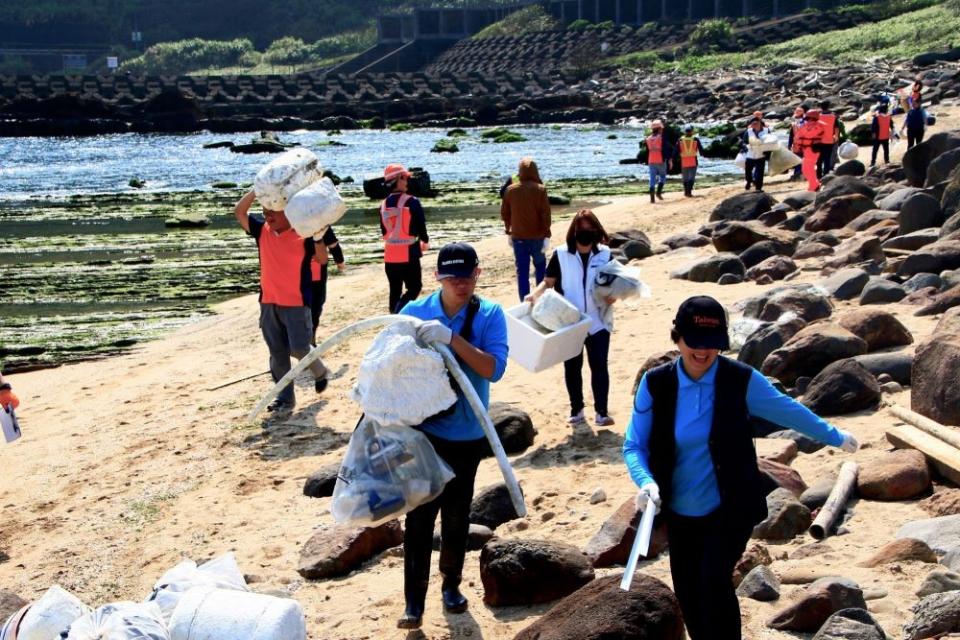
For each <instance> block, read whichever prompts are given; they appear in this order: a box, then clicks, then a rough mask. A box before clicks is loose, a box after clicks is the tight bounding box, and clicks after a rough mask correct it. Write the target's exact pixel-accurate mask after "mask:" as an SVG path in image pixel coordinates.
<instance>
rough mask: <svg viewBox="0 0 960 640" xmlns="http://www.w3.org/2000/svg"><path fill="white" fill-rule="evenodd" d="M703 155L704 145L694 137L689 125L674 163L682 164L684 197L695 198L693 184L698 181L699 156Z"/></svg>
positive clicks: (680, 142)
mask: <svg viewBox="0 0 960 640" xmlns="http://www.w3.org/2000/svg"><path fill="white" fill-rule="evenodd" d="M702 153H703V144H701V142H700V138H697V137H695V136H694V135H693V127H692V126H689V125H687V127H686V128H685V129H684V135H683V136H682V137H681V138H680V140H679V141H678V142H677V150H676V152H675V153H674V156H673V157H674V161H675V162H679V163H680V174H681V176H682V178H683V195H684V196H686V197H687V198H692V197H693V183H694V181H695V180H696V179H697V166H698V165H699V162H698V161H697V154H702Z"/></svg>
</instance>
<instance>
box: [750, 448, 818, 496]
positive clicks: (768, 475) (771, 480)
mask: <svg viewBox="0 0 960 640" xmlns="http://www.w3.org/2000/svg"><path fill="white" fill-rule="evenodd" d="M757 468H758V469H760V473H761V474H763V476H764V479H763V482H764V490H765V491H766V492H767V495H769V494H770V493H772V492H773V491H775V490H776V489H786V490H787V491H789V492H790V493H791V494H793V495H794V496H796V497H798V498H799V497H800V496H801V495H803V492H804V491H806V490H807V484H806V483H805V482H804V481H803V478H802V477H801V476H800V472H799V471H797V470H796V469H794V468H793V467H791V466H789V465H786V464H783V463H781V462H776V461H774V460H770V459H769V458H757Z"/></svg>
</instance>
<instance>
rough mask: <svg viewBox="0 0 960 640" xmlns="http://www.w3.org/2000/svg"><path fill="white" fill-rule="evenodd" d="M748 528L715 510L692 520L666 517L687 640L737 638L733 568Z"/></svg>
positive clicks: (674, 579) (749, 531)
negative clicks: (688, 637) (688, 639)
mask: <svg viewBox="0 0 960 640" xmlns="http://www.w3.org/2000/svg"><path fill="white" fill-rule="evenodd" d="M752 531H753V527H752V526H749V525H745V524H744V523H743V522H742V521H740V520H738V519H737V518H735V517H732V516H730V515H728V514H726V513H724V512H723V510H722V509H717V510H716V511H714V512H713V513H710V514H708V515H706V516H702V517H698V518H691V517H687V516H681V515H678V514H676V513H673V512H668V513H667V540H668V542H669V545H670V573H671V575H672V576H673V591H674V593H676V594H677V600H679V601H680V610H681V611H682V612H683V621H684V623H685V624H686V626H687V633H688V634H689V635H690V640H740V639H741V635H740V603H739V601H738V600H737V594H736V590H735V588H734V586H733V569H734V567H735V566H736V564H737V561H738V560H739V559H740V556H742V555H743V551H744V549H746V548H747V542H748V541H749V540H750V534H751V532H752Z"/></svg>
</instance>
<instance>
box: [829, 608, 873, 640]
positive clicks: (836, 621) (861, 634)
mask: <svg viewBox="0 0 960 640" xmlns="http://www.w3.org/2000/svg"><path fill="white" fill-rule="evenodd" d="M886 638H887V635H886V634H885V633H884V632H883V627H881V626H880V624H879V623H878V622H877V621H876V620H874V619H873V616H872V615H870V612H869V611H867V610H866V609H841V610H840V611H837V612H836V613H834V614H833V615H832V616H830V617H829V618H827V620H826V622H824V623H823V626H822V627H820V630H819V631H817V633H816V635H814V636H813V640H886Z"/></svg>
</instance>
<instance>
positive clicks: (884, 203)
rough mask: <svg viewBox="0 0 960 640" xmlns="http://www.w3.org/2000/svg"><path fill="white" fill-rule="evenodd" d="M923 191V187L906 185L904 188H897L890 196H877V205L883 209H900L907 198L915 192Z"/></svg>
mask: <svg viewBox="0 0 960 640" xmlns="http://www.w3.org/2000/svg"><path fill="white" fill-rule="evenodd" d="M922 192H923V189H921V188H920V187H904V188H903V189H897V190H896V191H894V192H893V193H891V194H890V195H888V196H883V197H882V198H877V206H878V207H880V208H881V209H887V210H888V211H900V207H902V206H903V203H904V202H906V201H907V198H909V197H910V196H912V195H913V194H915V193H922Z"/></svg>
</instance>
